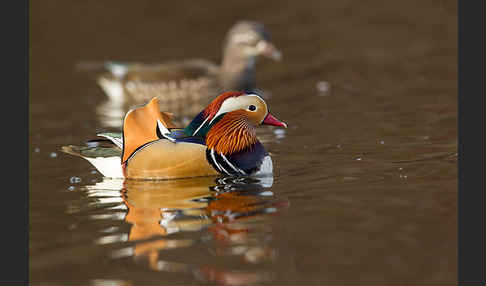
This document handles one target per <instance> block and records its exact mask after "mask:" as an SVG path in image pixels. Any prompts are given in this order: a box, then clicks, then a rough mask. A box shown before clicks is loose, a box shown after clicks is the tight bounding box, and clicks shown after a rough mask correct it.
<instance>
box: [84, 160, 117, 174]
mask: <svg viewBox="0 0 486 286" xmlns="http://www.w3.org/2000/svg"><path fill="white" fill-rule="evenodd" d="M83 158H84V159H86V160H88V161H89V162H90V163H91V164H92V165H93V166H95V168H96V169H97V170H98V171H99V172H100V173H101V174H102V175H103V176H105V177H108V178H123V171H122V166H121V162H120V157H119V156H114V157H96V158H87V157H83Z"/></svg>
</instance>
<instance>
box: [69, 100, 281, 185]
mask: <svg viewBox="0 0 486 286" xmlns="http://www.w3.org/2000/svg"><path fill="white" fill-rule="evenodd" d="M171 117H172V114H168V113H165V112H160V111H159V107H158V99H157V98H156V97H154V98H152V100H151V101H150V102H148V103H147V104H146V105H144V106H141V107H137V108H134V109H132V110H130V111H128V112H127V114H126V115H125V118H124V120H123V130H122V134H121V136H120V135H116V134H110V133H105V134H99V136H101V137H104V138H106V139H107V140H106V139H100V140H98V141H99V142H102V143H106V142H108V143H109V144H110V146H109V147H103V146H102V145H98V146H92V147H90V146H87V147H77V146H72V145H70V146H63V147H62V151H64V152H66V153H69V154H72V155H77V156H80V157H82V158H85V159H86V160H88V161H89V162H90V163H92V164H93V165H94V166H95V167H96V168H97V169H98V170H99V171H100V172H101V173H102V174H103V175H104V176H105V177H119V178H134V179H176V178H185V177H199V176H212V175H220V174H223V175H243V176H250V175H271V174H272V171H273V164H272V159H271V158H270V155H269V154H268V152H267V151H266V150H265V148H264V147H263V145H262V144H261V143H260V141H259V140H258V138H257V137H256V130H255V128H256V127H257V126H259V125H262V124H266V125H274V126H280V127H284V128H286V127H287V125H286V124H285V123H283V122H281V121H279V120H278V119H276V118H275V117H274V116H273V115H272V114H270V112H269V110H268V107H267V104H266V103H265V101H264V100H263V99H262V98H261V97H260V96H259V95H258V94H256V93H244V92H235V91H231V92H225V93H222V94H221V95H219V96H218V97H217V98H215V99H214V100H213V101H212V102H211V103H210V104H209V105H208V106H207V107H206V108H205V109H204V110H202V111H201V112H200V113H199V114H198V115H197V116H196V117H195V118H194V119H193V120H192V122H191V123H190V124H189V125H188V126H187V127H186V128H175V125H174V124H173V123H172V121H171ZM120 157H121V161H120Z"/></svg>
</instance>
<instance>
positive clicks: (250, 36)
mask: <svg viewBox="0 0 486 286" xmlns="http://www.w3.org/2000/svg"><path fill="white" fill-rule="evenodd" d="M257 38H258V36H257V35H256V34H255V33H253V32H246V33H241V34H236V35H234V36H233V42H234V43H250V42H252V41H255V40H256V39H257Z"/></svg>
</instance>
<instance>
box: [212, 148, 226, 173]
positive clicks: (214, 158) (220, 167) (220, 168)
mask: <svg viewBox="0 0 486 286" xmlns="http://www.w3.org/2000/svg"><path fill="white" fill-rule="evenodd" d="M211 158H213V161H214V164H215V165H216V167H218V169H219V170H220V171H223V172H225V173H226V174H227V175H230V173H229V172H228V171H226V170H225V169H224V168H223V166H221V165H219V164H218V161H216V157H215V156H214V149H211Z"/></svg>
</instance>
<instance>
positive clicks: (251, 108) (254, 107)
mask: <svg viewBox="0 0 486 286" xmlns="http://www.w3.org/2000/svg"><path fill="white" fill-rule="evenodd" d="M248 110H250V111H255V110H256V106H255V105H253V104H252V105H250V106H248Z"/></svg>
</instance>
